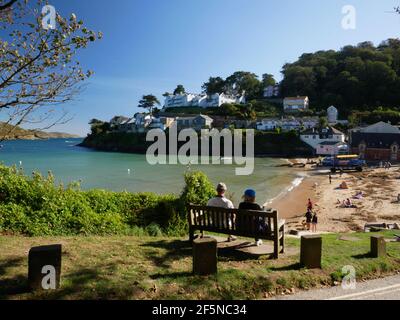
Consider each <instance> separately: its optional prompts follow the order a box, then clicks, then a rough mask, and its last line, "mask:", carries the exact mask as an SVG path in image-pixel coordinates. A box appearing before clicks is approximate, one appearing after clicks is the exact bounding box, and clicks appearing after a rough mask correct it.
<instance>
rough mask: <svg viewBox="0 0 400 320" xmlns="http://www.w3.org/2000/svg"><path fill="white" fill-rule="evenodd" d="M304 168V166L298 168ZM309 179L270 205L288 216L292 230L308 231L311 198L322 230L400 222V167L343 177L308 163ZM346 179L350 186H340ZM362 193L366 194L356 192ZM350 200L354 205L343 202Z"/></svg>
mask: <svg viewBox="0 0 400 320" xmlns="http://www.w3.org/2000/svg"><path fill="white" fill-rule="evenodd" d="M294 170H300V169H294ZM302 172H304V174H305V178H304V180H303V181H302V183H301V184H300V185H299V186H297V187H296V188H294V189H293V190H292V191H290V192H286V193H284V194H282V195H281V196H279V197H277V198H276V199H274V200H273V201H272V203H270V204H268V207H272V208H274V209H277V210H278V211H279V215H280V217H281V218H283V219H286V222H287V229H288V230H304V225H303V221H304V220H305V218H304V215H305V212H306V207H307V201H308V199H309V198H310V199H311V200H312V201H313V203H314V209H315V211H316V212H317V214H318V220H319V224H318V230H319V231H325V232H351V231H360V230H364V226H365V224H367V223H388V224H393V223H398V224H400V203H398V202H397V195H398V194H399V193H400V169H399V168H398V167H393V168H391V169H390V170H385V169H366V170H365V171H364V172H362V173H358V172H348V173H344V174H343V175H342V176H340V174H335V175H332V184H330V183H329V171H327V170H319V169H316V168H311V167H310V166H306V167H305V168H303V169H302ZM343 182H346V184H347V186H348V189H340V188H339V186H340V184H341V183H343ZM360 192H362V197H361V198H359V199H357V198H355V195H356V194H357V193H360ZM346 199H350V200H351V201H352V204H353V205H354V207H353V208H344V207H342V205H339V204H338V202H340V203H342V202H343V201H344V200H346Z"/></svg>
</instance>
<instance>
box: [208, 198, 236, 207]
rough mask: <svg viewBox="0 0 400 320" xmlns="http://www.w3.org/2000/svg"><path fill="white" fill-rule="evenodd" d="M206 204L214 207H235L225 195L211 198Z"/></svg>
mask: <svg viewBox="0 0 400 320" xmlns="http://www.w3.org/2000/svg"><path fill="white" fill-rule="evenodd" d="M207 206H208V207H215V208H225V209H235V206H234V205H233V203H232V201H231V200H229V199H227V198H225V197H215V198H212V199H211V200H210V201H208V203H207Z"/></svg>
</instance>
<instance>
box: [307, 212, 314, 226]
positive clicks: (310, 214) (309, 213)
mask: <svg viewBox="0 0 400 320" xmlns="http://www.w3.org/2000/svg"><path fill="white" fill-rule="evenodd" d="M312 219H313V214H312V211H311V210H310V209H308V210H307V213H306V224H307V231H310V230H311V224H312Z"/></svg>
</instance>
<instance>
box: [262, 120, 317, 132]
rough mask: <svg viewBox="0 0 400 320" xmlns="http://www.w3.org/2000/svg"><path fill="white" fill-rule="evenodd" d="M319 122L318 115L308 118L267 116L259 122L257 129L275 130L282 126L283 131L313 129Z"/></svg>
mask: <svg viewBox="0 0 400 320" xmlns="http://www.w3.org/2000/svg"><path fill="white" fill-rule="evenodd" d="M318 124H319V119H318V118H316V117H308V118H295V117H289V118H281V119H278V118H266V119H263V120H261V121H260V122H258V123H257V130H261V131H273V130H276V129H277V128H281V129H282V130H283V131H290V130H301V129H313V128H316V127H317V126H318Z"/></svg>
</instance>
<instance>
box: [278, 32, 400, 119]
mask: <svg viewBox="0 0 400 320" xmlns="http://www.w3.org/2000/svg"><path fill="white" fill-rule="evenodd" d="M282 73H283V76H284V79H283V81H282V83H281V90H282V95H284V96H297V95H307V96H309V97H310V101H311V104H312V106H311V107H313V108H314V109H317V110H319V109H325V108H326V107H327V106H329V105H335V106H336V107H337V108H338V109H339V111H340V113H341V114H342V116H347V115H349V114H350V113H351V111H352V110H360V111H372V110H374V108H376V107H378V106H383V107H389V106H395V105H396V104H398V101H399V100H400V40H398V39H388V40H386V41H384V42H382V43H381V44H380V45H379V46H377V47H375V46H374V45H373V44H372V43H371V42H364V43H360V44H359V45H357V46H345V47H344V48H342V49H341V50H339V51H334V50H329V51H318V52H315V53H311V54H303V55H302V56H301V57H300V58H299V60H298V61H296V62H294V63H291V64H286V65H284V67H283V70H282Z"/></svg>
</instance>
